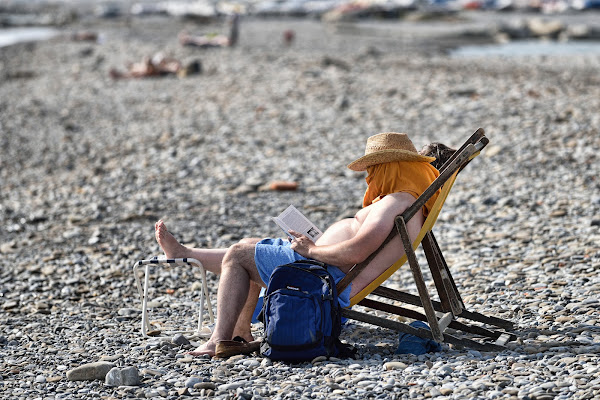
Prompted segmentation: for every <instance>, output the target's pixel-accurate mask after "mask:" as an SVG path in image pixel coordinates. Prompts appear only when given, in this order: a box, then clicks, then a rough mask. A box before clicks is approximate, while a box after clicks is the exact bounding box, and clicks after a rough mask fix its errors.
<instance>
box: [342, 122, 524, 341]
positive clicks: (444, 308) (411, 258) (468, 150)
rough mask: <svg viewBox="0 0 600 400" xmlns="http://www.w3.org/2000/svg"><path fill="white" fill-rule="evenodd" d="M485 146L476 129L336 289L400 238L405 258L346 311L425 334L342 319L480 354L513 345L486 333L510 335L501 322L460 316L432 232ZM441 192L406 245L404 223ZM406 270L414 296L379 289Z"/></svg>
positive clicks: (356, 297)
mask: <svg viewBox="0 0 600 400" xmlns="http://www.w3.org/2000/svg"><path fill="white" fill-rule="evenodd" d="M488 143H489V140H488V138H487V137H485V133H484V131H483V129H481V128H480V129H478V130H477V131H476V132H475V133H474V134H473V135H472V136H471V137H470V138H469V139H468V140H467V141H466V142H465V143H464V145H463V146H462V147H461V148H460V149H458V150H457V151H456V152H455V153H454V154H453V156H452V157H451V158H450V159H449V160H448V161H447V162H446V163H445V164H444V165H443V166H442V168H440V175H439V177H438V178H437V179H436V180H435V181H434V182H432V184H431V185H430V186H429V187H428V188H427V189H426V190H425V192H423V194H422V195H421V196H419V198H418V199H416V200H415V202H414V203H413V205H412V206H411V207H409V208H408V209H407V210H406V211H405V212H404V213H402V214H401V215H398V216H396V218H395V229H392V232H391V233H390V234H389V236H388V237H387V239H386V240H385V241H384V242H383V244H382V245H381V246H380V248H379V249H378V250H377V251H375V252H374V253H373V254H371V256H369V257H368V258H367V259H366V260H365V261H363V262H362V263H360V264H357V265H355V266H354V267H353V268H352V269H351V270H350V271H349V272H348V274H347V275H346V277H345V278H344V279H342V280H341V281H340V282H339V283H338V285H337V290H338V293H341V292H342V291H343V290H344V289H346V288H347V287H348V285H349V284H350V283H351V282H352V280H353V279H354V278H355V277H356V276H358V274H360V272H361V271H363V270H364V268H365V267H366V266H367V265H368V264H369V263H370V262H371V260H372V259H373V258H374V257H375V256H376V255H377V254H378V253H379V251H380V250H381V249H383V247H385V245H387V244H388V243H389V241H390V240H392V238H394V237H395V236H396V235H400V238H401V240H402V243H403V246H404V250H405V255H404V256H402V257H401V258H400V259H399V260H398V261H397V262H396V263H394V264H393V265H392V266H390V267H389V268H388V269H387V270H386V271H384V272H383V273H382V274H381V275H380V276H379V277H378V278H376V279H375V280H374V281H373V282H371V283H370V284H369V285H368V286H367V287H365V288H364V289H363V290H361V291H360V292H359V293H357V294H356V295H354V296H353V297H352V298H351V299H350V306H354V305H356V304H358V305H361V306H364V307H365V308H367V309H368V308H370V309H374V310H379V311H384V312H387V313H390V314H395V315H400V316H404V317H408V318H412V319H416V320H421V321H427V322H428V323H429V327H430V328H431V331H428V330H426V329H417V328H414V327H412V326H410V325H408V324H406V323H402V322H398V321H396V320H391V319H386V318H382V317H377V316H374V315H371V314H369V313H366V312H359V311H355V310H351V309H349V308H346V309H344V310H343V311H342V315H343V316H344V317H346V318H349V319H354V320H358V321H362V322H366V323H370V324H374V325H377V326H381V327H384V328H389V329H393V330H396V331H399V332H405V333H409V334H412V335H415V336H419V337H422V338H427V339H433V340H435V341H437V342H446V343H450V344H453V345H455V346H457V347H470V348H474V349H477V350H482V351H498V350H503V349H504V347H503V346H504V345H505V344H506V342H507V341H509V340H514V339H515V336H514V335H512V334H509V333H507V332H505V331H497V330H492V329H489V328H487V327H484V326H482V324H484V325H493V326H496V327H499V328H502V329H504V330H511V329H512V328H513V323H512V322H510V321H506V320H504V319H501V318H496V317H489V316H485V315H483V314H480V313H476V312H469V311H467V310H466V308H465V305H464V303H463V301H462V298H461V296H460V294H459V292H458V288H457V287H456V284H455V283H454V279H453V278H452V274H451V273H450V270H449V268H448V265H447V264H446V261H445V259H444V257H443V255H442V251H441V249H440V246H439V245H438V243H437V241H436V239H435V236H434V235H433V232H432V228H433V226H434V224H435V222H436V220H437V218H438V216H439V214H440V211H441V209H442V206H443V204H444V202H445V201H446V199H447V197H448V195H449V193H450V189H451V188H452V186H453V184H454V182H455V181H456V178H457V176H458V173H459V172H460V171H461V170H462V169H463V168H464V167H465V166H466V165H467V164H468V163H469V162H470V161H471V160H472V159H473V158H475V157H476V156H477V155H479V153H480V151H481V150H482V149H483V148H484V147H485V146H486V145H487V144H488ZM439 189H441V192H440V194H439V196H438V198H437V200H436V202H435V204H434V205H433V207H432V209H431V211H430V213H429V215H428V216H427V218H426V220H425V222H424V223H423V227H422V229H421V231H420V232H419V235H418V236H417V238H416V240H415V241H414V242H413V243H412V244H411V242H410V239H409V236H408V230H407V229H406V223H407V221H409V220H410V219H411V218H412V217H413V216H414V215H415V214H416V213H417V212H418V211H420V210H421V209H422V208H423V206H424V205H425V203H426V202H427V201H428V200H429V199H430V198H431V197H432V196H433V195H434V194H435V193H436V192H437V191H438V190H439ZM419 244H421V246H422V248H423V251H424V253H425V257H426V259H427V263H428V265H429V269H430V270H431V275H432V278H433V281H434V284H435V287H436V289H437V292H438V296H439V299H440V301H439V302H437V301H432V300H431V297H430V296H429V292H428V290H427V286H426V284H425V281H424V278H423V274H422V271H421V268H420V266H419V263H418V261H417V257H416V254H415V250H416V249H417V247H418V246H419ZM407 260H408V263H409V265H410V268H411V271H412V274H413V277H414V280H415V284H416V286H417V290H418V294H419V295H418V296H416V295H413V294H409V293H405V292H401V291H398V290H394V289H390V288H385V287H382V286H381V284H382V283H383V282H384V281H386V280H387V279H388V278H389V277H390V276H391V275H392V274H393V273H394V272H396V271H397V270H398V268H400V267H401V266H402V265H403V264H404V263H405V262H406V261H407ZM368 295H374V296H379V297H383V298H386V299H389V300H394V301H400V302H403V303H406V304H410V305H413V306H417V307H421V308H422V309H423V311H424V313H425V314H422V313H420V312H419V311H416V310H413V309H407V308H404V307H400V306H397V305H393V304H389V303H385V302H382V301H377V300H373V299H371V298H366V297H367V296H368ZM437 313H441V314H440V315H441V318H440V319H439V320H438V315H437ZM457 317H461V318H465V319H468V320H471V321H475V322H478V323H481V324H478V325H473V324H467V323H462V322H459V321H457V320H456V318H457ZM448 328H450V329H452V330H460V331H463V332H467V333H469V334H473V335H476V336H479V337H482V338H483V339H484V340H472V339H469V338H464V337H456V336H454V335H453V334H452V335H451V334H450V333H448V332H446V330H447V329H448Z"/></svg>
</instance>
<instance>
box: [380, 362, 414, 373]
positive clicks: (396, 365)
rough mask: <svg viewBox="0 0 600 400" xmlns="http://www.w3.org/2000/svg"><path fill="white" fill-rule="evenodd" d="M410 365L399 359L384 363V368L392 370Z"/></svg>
mask: <svg viewBox="0 0 600 400" xmlns="http://www.w3.org/2000/svg"><path fill="white" fill-rule="evenodd" d="M407 367H408V366H407V365H406V364H404V363H403V362H399V361H390V362H386V363H385V364H383V368H384V369H385V370H386V371H390V370H395V369H398V370H401V371H402V370H405V369H406V368H407Z"/></svg>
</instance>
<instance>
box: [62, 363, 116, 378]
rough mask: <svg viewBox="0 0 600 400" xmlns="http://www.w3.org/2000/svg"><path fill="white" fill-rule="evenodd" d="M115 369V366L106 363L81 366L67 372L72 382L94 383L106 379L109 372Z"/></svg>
mask: <svg viewBox="0 0 600 400" xmlns="http://www.w3.org/2000/svg"><path fill="white" fill-rule="evenodd" d="M114 367H115V364H113V363H111V362H106V361H98V362H94V363H89V364H84V365H80V366H79V367H77V368H74V369H72V370H70V371H68V372H67V379H68V380H70V381H92V380H95V379H104V378H105V377H106V374H107V373H108V371H110V370H111V369H112V368H114Z"/></svg>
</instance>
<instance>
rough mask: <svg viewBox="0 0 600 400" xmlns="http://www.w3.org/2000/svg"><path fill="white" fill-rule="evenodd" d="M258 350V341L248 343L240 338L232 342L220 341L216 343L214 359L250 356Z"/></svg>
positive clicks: (237, 337) (235, 338)
mask: <svg viewBox="0 0 600 400" xmlns="http://www.w3.org/2000/svg"><path fill="white" fill-rule="evenodd" d="M259 349H260V340H254V341H252V342H248V341H247V340H245V339H244V338H242V337H240V336H236V337H234V338H233V339H232V340H221V341H219V342H217V347H216V349H215V357H221V358H227V357H231V356H235V355H238V354H250V353H252V352H255V351H258V350H259Z"/></svg>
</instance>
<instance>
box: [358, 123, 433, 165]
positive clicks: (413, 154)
mask: <svg viewBox="0 0 600 400" xmlns="http://www.w3.org/2000/svg"><path fill="white" fill-rule="evenodd" d="M392 161H422V162H427V163H430V162H432V161H435V157H426V156H422V155H420V154H419V153H418V152H417V149H416V148H415V145H414V144H413V143H412V142H411V141H410V139H409V138H408V135H407V134H406V133H396V132H386V133H380V134H378V135H375V136H371V137H370V138H368V139H367V147H366V149H365V155H364V156H362V157H361V158H359V159H358V160H356V161H353V162H351V163H350V164H348V168H350V169H351V170H353V171H365V170H366V169H367V167H370V166H371V165H375V164H383V163H387V162H392Z"/></svg>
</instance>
